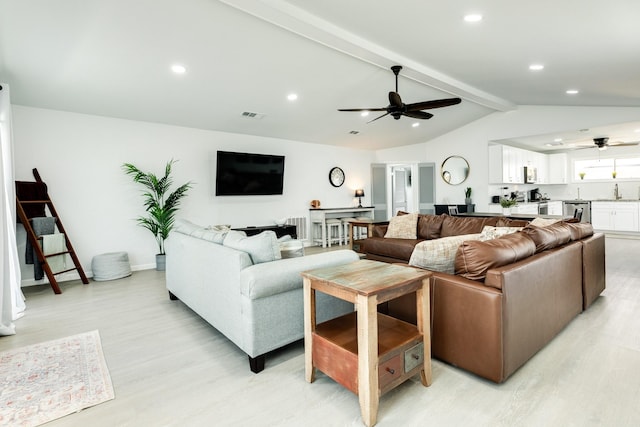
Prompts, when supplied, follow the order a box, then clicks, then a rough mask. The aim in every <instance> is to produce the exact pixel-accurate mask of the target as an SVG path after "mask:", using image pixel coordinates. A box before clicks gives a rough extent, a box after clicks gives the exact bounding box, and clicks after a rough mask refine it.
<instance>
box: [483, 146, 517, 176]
mask: <svg viewBox="0 0 640 427" xmlns="http://www.w3.org/2000/svg"><path fill="white" fill-rule="evenodd" d="M525 152H526V150H522V149H520V148H515V147H510V146H508V145H489V183H490V184H522V183H524V169H523V167H524V166H525V163H524V162H525V160H524V157H525V156H524V154H525Z"/></svg>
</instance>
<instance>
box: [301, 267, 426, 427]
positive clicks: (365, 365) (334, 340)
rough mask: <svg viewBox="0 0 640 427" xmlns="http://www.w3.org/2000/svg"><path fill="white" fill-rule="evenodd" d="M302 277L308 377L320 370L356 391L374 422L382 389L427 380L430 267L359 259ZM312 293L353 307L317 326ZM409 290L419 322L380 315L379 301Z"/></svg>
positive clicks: (364, 416) (368, 419)
mask: <svg viewBox="0 0 640 427" xmlns="http://www.w3.org/2000/svg"><path fill="white" fill-rule="evenodd" d="M302 276H303V279H304V285H303V292H304V348H305V352H304V357H305V379H306V380H307V381H308V382H313V381H314V379H315V369H316V368H318V369H320V370H321V371H322V372H324V373H325V374H327V375H328V376H329V377H331V378H333V379H334V380H335V381H336V382H338V383H340V384H341V385H343V386H344V387H346V388H347V389H349V390H351V391H352V392H354V393H356V394H357V395H358V399H359V401H360V412H361V414H362V419H363V421H364V422H365V424H366V425H367V426H372V425H374V424H375V423H376V419H377V416H378V403H379V400H380V396H381V395H382V394H383V393H386V392H387V391H389V390H391V389H393V388H394V387H396V386H398V385H400V384H401V383H403V382H404V381H406V380H408V379H409V378H411V377H412V376H414V375H416V374H418V373H420V375H421V380H422V384H423V385H424V386H425V387H427V386H429V385H431V330H430V327H429V324H430V318H431V316H430V312H429V310H430V307H429V283H430V280H431V272H430V271H427V270H421V269H417V268H412V267H408V266H401V265H393V264H387V263H384V262H378V261H369V260H361V261H356V262H353V263H350V264H346V265H342V266H338V267H328V268H321V269H316V270H311V271H307V272H304V273H302ZM316 291H319V292H323V293H326V294H329V295H332V296H334V297H336V298H340V299H342V300H345V301H349V302H351V303H353V304H355V306H356V311H355V312H354V313H349V314H346V315H344V316H340V317H337V318H335V319H332V320H328V321H326V322H323V323H320V324H316ZM413 292H415V293H416V312H417V319H418V322H417V323H418V324H417V326H416V325H412V324H410V323H407V322H403V321H401V320H398V319H396V318H393V317H390V316H387V315H384V314H382V313H378V311H377V307H378V304H381V303H383V302H386V301H389V300H392V299H395V298H398V297H400V296H403V295H406V294H410V293H413Z"/></svg>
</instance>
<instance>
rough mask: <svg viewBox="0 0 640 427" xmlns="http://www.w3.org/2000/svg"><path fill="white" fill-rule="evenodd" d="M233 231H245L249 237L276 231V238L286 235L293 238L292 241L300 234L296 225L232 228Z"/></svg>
mask: <svg viewBox="0 0 640 427" xmlns="http://www.w3.org/2000/svg"><path fill="white" fill-rule="evenodd" d="M232 230H237V231H244V232H245V233H247V236H253V235H256V234H260V233H262V232H263V231H265V230H270V231H275V233H276V237H278V238H280V237H282V236H284V235H287V234H288V235H289V236H291V238H292V239H297V238H298V234H297V231H296V226H295V225H263V226H260V227H244V228H232Z"/></svg>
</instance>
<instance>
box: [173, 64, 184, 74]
mask: <svg viewBox="0 0 640 427" xmlns="http://www.w3.org/2000/svg"><path fill="white" fill-rule="evenodd" d="M171 71H173V72H174V73H176V74H184V73H186V72H187V68H186V67H185V66H184V65H180V64H173V65H172V66H171Z"/></svg>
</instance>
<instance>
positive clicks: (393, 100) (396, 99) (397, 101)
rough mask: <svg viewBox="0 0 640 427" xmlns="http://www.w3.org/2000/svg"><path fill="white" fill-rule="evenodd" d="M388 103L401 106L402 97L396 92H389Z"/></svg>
mask: <svg viewBox="0 0 640 427" xmlns="http://www.w3.org/2000/svg"><path fill="white" fill-rule="evenodd" d="M389 105H390V106H392V107H397V108H401V107H402V98H400V95H399V94H398V92H389Z"/></svg>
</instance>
